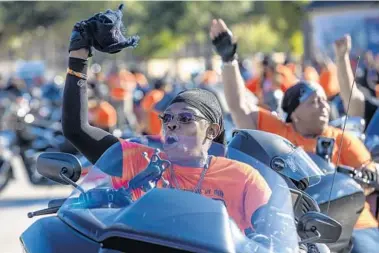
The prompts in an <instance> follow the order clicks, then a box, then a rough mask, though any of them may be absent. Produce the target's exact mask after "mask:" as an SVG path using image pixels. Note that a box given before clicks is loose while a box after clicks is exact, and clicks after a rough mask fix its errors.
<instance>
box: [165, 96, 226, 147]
mask: <svg viewBox="0 0 379 253" xmlns="http://www.w3.org/2000/svg"><path fill="white" fill-rule="evenodd" d="M179 102H183V103H186V104H188V105H190V106H192V107H194V108H196V109H198V110H199V111H200V112H201V114H203V116H204V117H205V118H206V119H207V120H209V122H211V123H216V124H218V125H219V126H220V134H219V135H218V136H217V137H216V138H215V139H214V140H213V141H214V142H217V143H220V144H225V129H224V118H223V114H222V109H221V104H220V102H219V100H218V98H217V97H216V95H215V94H213V93H212V92H210V91H208V90H204V89H189V90H185V91H182V92H180V93H179V94H178V95H176V97H175V98H174V99H173V100H172V101H171V103H170V105H172V104H174V103H179Z"/></svg>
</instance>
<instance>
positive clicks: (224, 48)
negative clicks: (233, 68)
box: [212, 32, 237, 62]
mask: <svg viewBox="0 0 379 253" xmlns="http://www.w3.org/2000/svg"><path fill="white" fill-rule="evenodd" d="M212 44H213V46H214V47H215V49H216V52H217V53H218V54H219V55H220V56H221V59H222V61H223V62H229V61H232V60H234V59H236V58H237V54H236V51H237V43H233V41H232V35H231V34H230V33H229V32H223V33H220V34H219V35H218V36H217V37H216V38H214V40H212Z"/></svg>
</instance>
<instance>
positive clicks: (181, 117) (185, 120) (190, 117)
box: [159, 112, 207, 125]
mask: <svg viewBox="0 0 379 253" xmlns="http://www.w3.org/2000/svg"><path fill="white" fill-rule="evenodd" d="M175 117H177V118H176V120H177V122H179V123H181V124H189V123H191V122H193V121H196V120H202V119H204V120H207V119H206V118H204V117H200V116H197V115H195V114H193V113H190V112H180V113H178V114H177V115H174V114H171V113H163V114H161V115H159V118H160V119H161V120H162V122H163V124H165V125H166V124H168V123H170V122H171V121H172V120H173V119H174V118H175Z"/></svg>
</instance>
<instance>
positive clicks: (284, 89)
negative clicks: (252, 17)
mask: <svg viewBox="0 0 379 253" xmlns="http://www.w3.org/2000/svg"><path fill="white" fill-rule="evenodd" d="M116 12H117V11H116ZM117 13H118V12H117ZM118 15H119V14H118ZM76 28H77V26H76ZM77 29H79V28H77ZM74 31H75V28H74ZM86 36H89V35H88V34H83V33H76V34H75V36H73V37H72V38H71V41H70V55H69V66H68V69H69V71H68V73H67V77H66V83H65V86H64V92H63V107H62V112H63V113H62V127H63V132H64V135H65V137H66V138H67V139H69V140H70V141H71V142H72V144H73V145H74V146H75V147H76V148H77V149H78V150H79V151H80V152H81V153H82V154H84V155H85V156H86V157H87V159H88V160H89V161H90V162H92V163H96V161H97V160H98V159H99V158H100V157H101V155H102V154H103V153H104V152H105V151H106V150H107V149H108V148H109V147H110V146H112V145H113V144H115V143H117V142H119V141H121V140H120V139H119V138H117V137H115V136H114V135H112V133H113V130H114V129H116V128H119V129H125V128H127V129H129V130H130V131H131V132H133V133H134V135H158V136H161V138H162V139H164V140H167V139H169V138H171V139H175V141H179V142H180V141H181V136H187V137H188V136H194V138H195V139H196V141H195V144H194V145H193V148H192V150H189V151H188V150H186V151H181V150H178V149H175V152H172V150H171V151H170V149H169V148H168V149H167V150H166V152H167V155H168V156H169V157H170V159H171V160H172V161H177V162H178V164H180V166H185V167H197V168H204V171H205V173H206V172H207V170H208V171H212V172H214V173H212V177H214V178H211V179H210V176H207V174H204V175H205V176H204V178H203V179H202V180H203V184H205V185H208V187H212V182H213V181H212V180H214V179H215V180H217V175H218V173H220V175H221V172H220V171H221V170H222V169H223V170H224V171H223V173H225V168H227V169H228V170H230V173H231V174H238V175H241V174H243V175H245V176H244V177H243V178H241V182H244V184H245V185H244V187H243V189H246V188H248V189H249V190H248V193H247V194H246V192H243V191H242V190H241V193H240V194H241V196H242V195H243V197H241V198H238V199H237V200H235V199H233V200H231V199H227V198H225V199H224V201H225V202H226V206H227V207H228V212H229V213H230V215H231V216H232V217H233V219H234V220H236V222H237V223H238V225H239V227H240V228H241V229H246V228H247V227H249V226H251V224H249V222H250V217H251V216H252V215H253V213H254V212H255V211H256V210H257V209H258V208H259V207H260V206H262V205H264V204H265V203H267V201H268V199H269V197H270V194H271V190H270V188H269V186H268V185H267V183H266V182H265V180H264V178H262V177H261V175H259V173H258V174H257V173H256V171H255V170H254V169H252V168H250V167H249V166H245V165H244V164H242V163H239V162H236V161H232V160H228V159H226V158H223V159H221V158H220V159H219V158H217V159H213V158H212V160H211V161H209V159H208V155H207V154H208V153H207V152H208V149H209V148H210V145H211V143H212V142H217V143H220V144H225V143H226V142H227V141H228V137H227V135H226V134H225V133H226V132H227V131H228V129H227V127H226V125H228V124H227V123H226V121H227V120H228V121H230V122H229V123H231V124H233V125H234V127H236V128H241V129H257V130H261V131H266V132H270V133H275V134H277V135H280V136H282V137H284V138H286V139H288V140H289V141H290V142H292V143H293V144H294V145H296V146H299V147H302V148H303V149H304V150H305V151H307V152H313V153H314V152H315V149H316V139H317V137H319V136H323V137H329V138H333V139H334V140H335V148H334V150H333V154H332V157H331V160H332V162H333V163H335V164H337V163H339V164H342V165H347V166H350V167H353V168H357V169H360V168H368V170H366V171H369V172H371V173H374V174H375V175H377V174H376V173H377V164H376V163H374V162H373V161H372V157H371V154H370V152H369V151H368V150H367V148H366V147H365V145H364V143H363V142H362V140H360V139H359V138H357V137H356V136H354V135H352V134H350V133H347V132H343V131H342V129H340V128H335V127H333V126H330V121H332V120H333V119H337V118H340V117H342V116H344V115H346V114H347V115H350V116H359V117H362V118H363V119H364V120H365V121H366V126H368V125H372V124H370V123H372V122H371V120H372V119H373V116H374V114H375V113H378V110H377V107H378V105H379V103H378V101H379V100H378V99H377V96H378V95H379V88H378V87H379V86H378V83H379V80H378V79H379V76H378V73H379V64H378V63H377V62H376V61H375V58H374V57H373V56H372V54H370V53H367V54H366V55H365V57H364V59H362V60H361V62H359V61H357V59H351V58H350V56H351V52H350V50H351V38H350V37H349V35H346V36H344V37H343V38H341V39H339V40H337V41H336V42H335V44H334V48H335V61H332V60H331V59H329V58H324V59H323V60H322V61H320V60H319V61H317V62H316V61H315V62H313V63H312V64H305V63H299V62H296V61H295V60H294V59H291V57H287V58H286V59H285V61H284V62H276V61H275V59H273V58H272V57H270V55H266V56H265V57H264V58H263V59H262V61H261V62H260V66H259V69H258V70H255V71H254V72H255V75H252V74H251V70H249V69H246V68H245V67H244V66H243V64H242V59H239V57H238V54H237V43H238V41H237V42H236V40H235V39H234V38H233V34H232V31H230V30H229V28H228V27H227V25H226V24H225V23H224V21H223V20H221V19H217V20H216V19H215V20H212V22H211V26H210V38H211V40H212V43H213V45H214V49H215V51H216V52H217V54H218V55H219V56H220V57H221V59H222V62H223V66H222V70H221V75H219V74H218V73H217V72H216V71H214V70H212V69H208V70H207V71H205V72H203V73H200V74H199V75H198V76H197V78H196V82H191V83H187V84H185V85H183V84H182V83H180V84H178V83H176V82H174V81H173V80H170V79H169V78H167V77H162V78H160V79H154V80H151V79H149V78H148V77H146V76H145V75H144V74H143V73H142V72H141V71H138V70H135V69H126V68H122V69H120V68H117V67H115V68H113V69H112V71H111V72H110V73H104V72H103V71H102V70H101V67H100V66H99V65H97V64H96V65H92V66H91V67H90V68H88V58H89V57H90V56H91V46H92V45H90V44H88V43H89V42H88V41H89V40H88V38H87V37H86ZM93 36H95V38H93V39H94V40H96V39H98V38H97V37H96V36H100V35H93ZM101 36H106V33H103V34H102V35H101ZM113 39H114V40H116V42H117V40H118V39H119V38H113ZM123 39H125V38H123ZM113 42H115V41H113ZM129 42H130V41H129ZM109 43H111V42H109ZM141 43H148V42H141ZM127 46H130V43H129V44H125V43H124V46H122V47H118V48H117V47H116V49H113V50H111V49H109V48H108V49H107V50H106V52H110V53H117V52H118V51H119V50H121V49H122V48H125V47H127ZM95 48H96V47H95ZM358 63H359V65H358ZM88 69H89V70H90V71H88ZM90 73H91V74H90ZM87 75H88V76H89V77H88V78H87ZM354 80H356V83H355V82H354ZM251 98H254V99H251ZM87 100H88V102H87ZM228 127H230V124H229V125H228ZM124 142H126V144H125V145H126V146H128V145H134V144H132V143H128V142H127V141H124ZM147 152H152V151H151V150H147ZM339 154H340V157H339ZM124 159H130V158H127V157H125V158H124ZM188 159H190V160H191V165H190V163H189V160H188ZM194 161H195V165H193V164H194ZM225 164H228V166H226V165H225ZM142 167H143V166H141V168H138V169H137V168H135V170H134V172H133V173H136V171H139V170H142V169H143V168H142ZM178 171H179V170H178ZM369 172H367V173H369ZM133 173H132V172H131V171H129V172H127V175H126V176H123V177H122V178H119V179H118V180H119V181H120V182H119V183H121V184H123V183H126V182H127V181H128V180H130V179H131V178H132V177H133V176H134V174H133ZM174 177H175V178H176V183H178V182H179V185H180V186H178V187H179V188H181V189H184V188H191V189H192V188H195V186H196V185H197V183H198V178H199V177H200V172H199V175H197V174H196V175H194V174H193V173H189V174H186V173H185V172H177V173H176V175H174ZM192 177H194V178H192ZM188 178H191V180H189V181H187V179H188ZM375 178H379V175H378V176H377V177H375ZM192 179H193V180H192ZM195 179H196V180H195ZM219 184H222V177H221V179H220V182H219ZM241 189H242V188H241ZM228 191H229V190H228V189H224V192H228ZM366 194H367V195H370V194H372V190H371V189H367V190H366ZM226 195H227V194H226ZM235 195H236V194H235V192H234V193H233V196H235ZM232 201H238V203H237V204H231V202H232ZM247 201H251V203H252V204H251V205H247V206H246V205H245V204H246V203H247ZM249 203H250V202H249ZM371 209H372V208H371ZM371 209H370V204H369V203H368V202H366V204H365V208H364V210H363V211H362V213H361V214H360V217H359V219H358V222H357V223H356V226H355V230H354V234H353V242H354V248H353V252H354V253H363V252H372V251H371V249H375V248H376V246H377V245H378V243H377V242H378V241H379V229H378V217H376V214H375V213H374V212H372V210H371Z"/></svg>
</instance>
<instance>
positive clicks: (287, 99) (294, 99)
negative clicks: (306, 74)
mask: <svg viewBox="0 0 379 253" xmlns="http://www.w3.org/2000/svg"><path fill="white" fill-rule="evenodd" d="M315 91H316V88H315V86H314V85H312V84H311V83H309V82H306V81H300V82H298V83H297V84H295V85H294V86H292V87H291V88H289V89H288V90H287V91H286V92H285V93H284V97H283V101H282V109H283V111H284V112H285V113H287V118H286V122H292V119H291V115H292V113H293V112H294V111H295V110H296V108H297V107H298V106H299V105H300V104H301V103H302V102H304V101H305V100H307V99H308V98H309V97H310V96H311V95H312V94H313V92H315Z"/></svg>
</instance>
